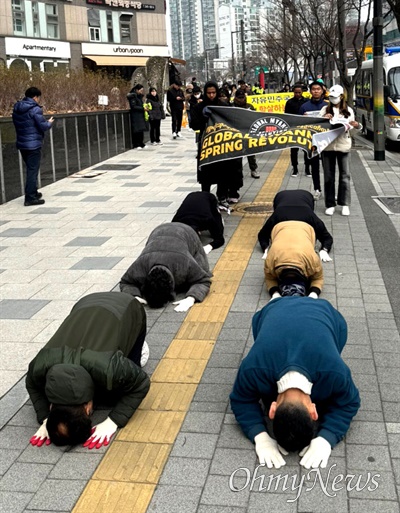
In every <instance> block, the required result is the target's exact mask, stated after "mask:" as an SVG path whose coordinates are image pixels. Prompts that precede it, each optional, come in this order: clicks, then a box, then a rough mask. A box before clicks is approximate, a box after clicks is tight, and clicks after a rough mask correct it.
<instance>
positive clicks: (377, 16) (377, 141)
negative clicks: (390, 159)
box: [372, 0, 385, 160]
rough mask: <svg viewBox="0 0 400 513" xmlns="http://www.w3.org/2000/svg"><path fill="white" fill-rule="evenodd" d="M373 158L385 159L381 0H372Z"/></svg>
mask: <svg viewBox="0 0 400 513" xmlns="http://www.w3.org/2000/svg"><path fill="white" fill-rule="evenodd" d="M373 25H374V67H373V77H374V78H373V85H372V90H373V93H374V94H373V98H374V160H385V135H384V126H385V125H384V97H383V38H382V32H383V17H382V0H374V19H373Z"/></svg>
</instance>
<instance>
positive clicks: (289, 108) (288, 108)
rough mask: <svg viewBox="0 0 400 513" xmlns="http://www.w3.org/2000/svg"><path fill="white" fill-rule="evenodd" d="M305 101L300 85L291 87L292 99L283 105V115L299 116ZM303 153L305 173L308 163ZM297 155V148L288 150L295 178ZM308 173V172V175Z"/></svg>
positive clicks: (296, 173)
mask: <svg viewBox="0 0 400 513" xmlns="http://www.w3.org/2000/svg"><path fill="white" fill-rule="evenodd" d="M306 101H307V100H306V99H305V98H304V96H303V87H302V85H301V84H295V85H294V86H293V98H290V99H289V100H288V101H287V102H286V104H285V114H299V112H300V107H301V106H302V105H303V103H305V102H306ZM303 153H304V166H305V168H306V172H307V169H308V167H309V166H308V163H307V154H306V152H303ZM298 154H299V148H290V161H291V163H292V167H293V170H292V176H297V175H298V174H299V167H298V166H299V164H298V160H297V157H298ZM309 173H310V171H308V174H309Z"/></svg>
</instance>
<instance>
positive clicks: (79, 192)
mask: <svg viewBox="0 0 400 513" xmlns="http://www.w3.org/2000/svg"><path fill="white" fill-rule="evenodd" d="M84 192H86V191H61V192H58V193H57V194H54V196H79V195H80V194H83V193H84Z"/></svg>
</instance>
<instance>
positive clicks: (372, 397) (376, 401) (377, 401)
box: [361, 391, 382, 412]
mask: <svg viewBox="0 0 400 513" xmlns="http://www.w3.org/2000/svg"><path fill="white" fill-rule="evenodd" d="M361 409H362V410H370V411H379V412H380V411H382V405H381V398H380V394H379V392H378V391H376V392H367V391H364V392H363V393H362V396H361Z"/></svg>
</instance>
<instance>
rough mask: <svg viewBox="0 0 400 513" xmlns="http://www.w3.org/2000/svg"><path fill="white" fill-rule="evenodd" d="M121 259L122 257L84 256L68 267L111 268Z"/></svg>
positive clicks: (87, 268)
mask: <svg viewBox="0 0 400 513" xmlns="http://www.w3.org/2000/svg"><path fill="white" fill-rule="evenodd" d="M121 260H122V257H121V258H119V257H85V258H82V260H79V262H77V263H76V264H74V265H73V266H72V267H71V268H70V269H86V270H91V269H113V268H114V267H115V266H116V265H117V264H118V262H120V261H121Z"/></svg>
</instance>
